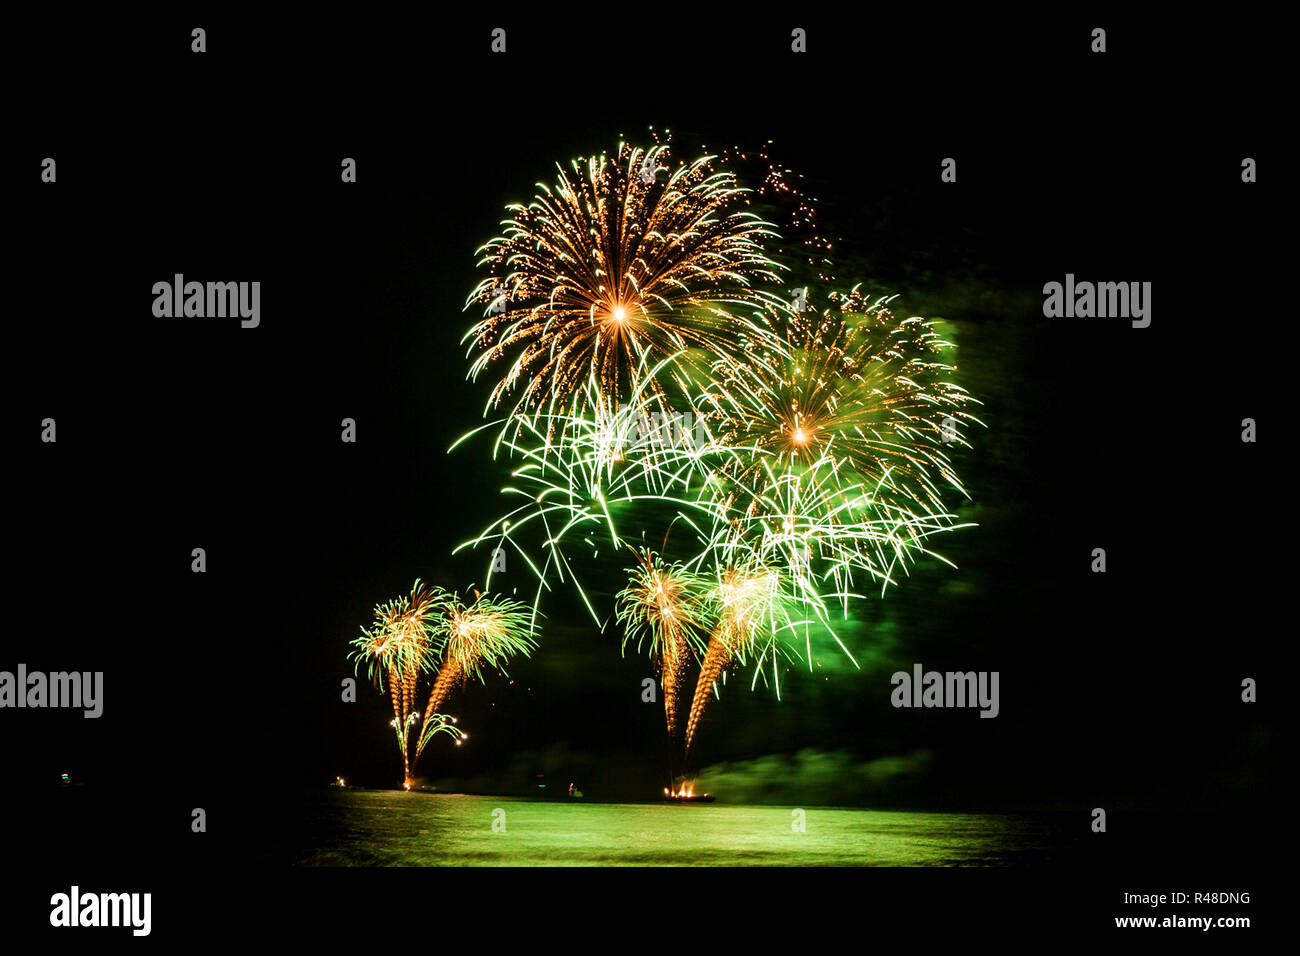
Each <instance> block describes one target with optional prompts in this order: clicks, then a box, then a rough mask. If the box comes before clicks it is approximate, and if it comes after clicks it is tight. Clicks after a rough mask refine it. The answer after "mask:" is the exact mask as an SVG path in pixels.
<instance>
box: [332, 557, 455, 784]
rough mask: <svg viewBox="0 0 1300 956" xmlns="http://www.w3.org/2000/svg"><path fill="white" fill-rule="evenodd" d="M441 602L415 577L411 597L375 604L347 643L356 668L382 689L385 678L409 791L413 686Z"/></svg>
mask: <svg viewBox="0 0 1300 956" xmlns="http://www.w3.org/2000/svg"><path fill="white" fill-rule="evenodd" d="M445 603H446V594H445V592H443V591H442V590H441V589H440V588H432V587H430V586H428V585H427V584H422V583H421V582H420V580H419V579H418V578H417V579H416V581H415V584H414V585H413V586H412V588H411V594H410V596H408V597H399V598H394V599H393V600H392V601H389V602H387V603H386V604H380V605H376V607H375V610H374V617H375V623H374V624H373V625H372V626H371V627H369V628H364V627H363V628H362V629H361V634H360V635H359V636H358V637H356V638H355V639H354V640H353V641H352V647H353V651H352V653H351V656H352V657H353V659H354V660H355V661H356V666H357V667H358V668H359V667H360V666H361V664H362V662H365V664H366V666H367V668H368V670H369V674H370V677H371V678H372V679H373V680H374V682H375V684H376V686H378V687H379V688H380V689H381V690H382V689H383V679H384V677H385V675H387V679H388V695H389V699H390V700H391V701H392V704H393V722H392V725H393V729H394V731H395V733H396V735H397V745H398V749H399V750H400V751H401V754H402V775H403V781H404V782H405V784H406V785H407V786H408V787H409V785H410V782H411V773H412V768H413V763H412V761H411V759H410V730H411V725H412V716H413V715H412V713H411V705H412V704H413V703H414V695H415V683H416V681H417V680H418V678H419V675H420V673H421V672H422V671H424V670H426V669H427V668H428V667H429V655H430V652H431V649H432V642H431V632H430V630H429V623H430V621H431V619H433V618H434V617H435V616H436V615H437V614H438V613H439V612H440V611H441V609H442V607H443V606H444V604H445Z"/></svg>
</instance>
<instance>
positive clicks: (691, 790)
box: [664, 784, 713, 803]
mask: <svg viewBox="0 0 1300 956" xmlns="http://www.w3.org/2000/svg"><path fill="white" fill-rule="evenodd" d="M664 802H665V803H712V802H713V794H711V793H696V792H695V785H694V784H690V785H688V786H684V787H682V789H680V790H677V791H672V790H669V789H668V788H667V787H664Z"/></svg>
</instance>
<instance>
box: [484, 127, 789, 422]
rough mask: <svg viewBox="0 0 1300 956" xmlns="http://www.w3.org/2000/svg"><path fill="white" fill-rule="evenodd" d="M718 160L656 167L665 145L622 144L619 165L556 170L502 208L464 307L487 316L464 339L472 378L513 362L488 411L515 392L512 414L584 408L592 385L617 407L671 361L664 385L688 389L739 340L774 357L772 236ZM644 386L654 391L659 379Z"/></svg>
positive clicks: (598, 160)
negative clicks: (504, 215) (586, 386)
mask: <svg viewBox="0 0 1300 956" xmlns="http://www.w3.org/2000/svg"><path fill="white" fill-rule="evenodd" d="M714 159H715V157H712V156H704V157H700V158H698V159H696V160H694V161H692V162H689V163H679V164H676V165H675V166H672V167H671V168H670V167H664V166H660V165H659V164H660V163H661V162H671V160H670V155H669V147H668V146H666V145H658V146H655V147H652V148H651V149H649V150H642V149H640V148H635V147H632V146H631V145H629V144H627V143H622V144H620V145H619V149H618V154H617V158H616V159H610V158H609V157H608V156H607V155H604V154H602V155H600V156H594V157H591V158H589V159H588V160H586V162H583V161H581V160H574V161H573V162H572V163H571V164H570V166H571V168H570V170H568V171H566V170H565V169H564V168H563V167H558V176H557V179H556V182H555V186H554V188H552V187H551V186H549V185H546V184H539V187H540V189H541V192H539V193H538V194H537V196H536V197H535V198H534V199H533V200H532V201H531V202H530V203H528V204H527V205H522V204H516V205H513V206H510V207H509V209H510V212H511V218H510V219H508V220H506V221H505V223H504V225H505V226H506V231H505V234H504V235H503V236H501V237H499V238H497V239H493V240H492V241H490V242H488V243H487V244H486V245H485V246H483V247H482V248H481V249H480V250H479V251H480V252H481V253H483V258H482V259H481V260H480V264H482V265H485V266H486V267H487V268H488V270H489V273H490V275H489V276H488V277H487V278H485V279H483V280H482V282H480V283H479V285H478V287H477V288H475V290H474V291H473V292H472V293H471V294H470V297H469V300H468V302H467V303H466V307H467V308H468V307H469V306H470V305H473V304H478V305H480V306H481V307H483V308H484V310H485V311H486V313H487V314H486V315H485V317H484V318H483V319H482V320H481V321H480V322H478V323H477V324H476V325H475V326H474V327H473V328H472V329H471V330H470V332H469V333H468V334H467V335H466V337H465V338H466V340H467V341H468V342H469V343H470V351H471V353H476V355H475V358H474V360H473V363H472V365H471V369H470V377H471V378H472V379H477V377H478V376H479V374H481V373H482V372H483V371H484V370H485V369H486V368H487V367H488V366H489V365H492V364H494V363H497V362H500V361H502V360H506V359H508V358H509V360H510V364H509V366H508V370H507V372H506V374H505V376H504V377H503V378H502V379H501V380H500V381H499V382H498V383H497V384H496V385H495V386H494V387H493V389H492V394H491V399H490V405H491V406H493V407H495V406H498V405H500V404H501V403H502V402H503V401H504V399H505V397H506V395H507V394H509V393H511V392H513V391H514V390H515V389H516V388H519V387H520V386H522V388H521V391H520V394H519V396H518V400H517V404H516V405H515V408H514V411H513V413H512V418H515V417H519V416H524V415H527V414H531V413H535V412H537V411H540V410H543V409H547V408H549V409H550V410H552V411H561V412H566V411H567V412H576V411H580V410H581V408H582V405H581V401H580V399H581V397H582V385H583V383H584V382H585V381H586V380H587V379H588V377H594V378H595V379H596V381H597V382H599V385H600V388H601V390H602V392H603V394H604V395H605V396H606V397H607V398H609V399H611V400H613V401H615V402H617V401H621V400H623V399H625V398H626V397H627V396H628V395H629V394H630V393H631V392H632V391H634V390H635V389H636V388H637V387H640V386H643V385H645V384H647V382H646V379H645V378H644V377H643V372H644V369H645V368H646V366H647V363H648V364H650V365H653V364H656V363H657V362H658V361H660V360H661V359H662V358H664V357H665V356H667V355H670V354H678V355H679V363H680V367H679V368H676V369H674V370H673V371H672V372H670V374H669V375H668V377H669V378H670V379H674V380H676V381H677V382H678V384H679V390H680V392H681V393H682V394H686V393H689V392H690V391H692V390H693V389H694V388H695V387H696V383H698V382H699V381H702V380H705V379H706V378H707V370H708V366H709V365H710V364H711V363H713V362H714V361H724V362H728V361H732V360H733V356H735V355H736V348H735V345H736V342H737V339H738V337H739V338H741V339H743V340H746V341H749V342H753V343H759V342H761V343H764V345H765V347H766V349H768V350H779V342H778V340H777V339H776V337H775V336H774V335H773V333H772V331H771V328H770V321H769V320H770V316H771V314H772V312H773V310H774V309H778V308H781V307H783V302H782V300H781V299H780V298H778V297H776V296H773V295H771V294H770V293H767V292H765V291H763V290H762V288H761V287H762V286H769V285H776V284H778V283H779V279H778V272H779V270H780V268H781V267H780V266H778V265H777V263H775V262H774V261H773V260H771V259H770V258H769V257H768V256H767V255H766V253H765V252H764V250H763V242H764V241H766V240H768V239H770V238H772V237H773V236H775V233H774V232H773V231H772V230H771V228H770V224H768V223H766V222H764V221H763V220H762V219H760V218H759V217H757V216H755V215H754V214H752V213H750V212H747V211H746V209H745V203H744V194H745V192H746V190H744V189H741V188H740V187H739V186H738V185H737V183H736V180H735V177H734V176H733V175H732V174H731V173H730V172H728V171H725V170H717V169H715V168H714ZM651 169H653V170H654V171H653V172H651V171H650V170H651ZM511 357H512V358H511ZM649 385H650V387H651V389H652V390H653V391H654V392H656V393H659V394H662V392H663V382H662V380H660V379H656V380H651V381H650V382H649Z"/></svg>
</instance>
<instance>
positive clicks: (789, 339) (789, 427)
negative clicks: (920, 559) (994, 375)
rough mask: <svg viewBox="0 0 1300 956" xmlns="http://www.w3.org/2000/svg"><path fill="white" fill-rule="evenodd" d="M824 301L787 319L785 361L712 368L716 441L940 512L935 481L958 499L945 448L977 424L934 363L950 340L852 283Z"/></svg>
mask: <svg viewBox="0 0 1300 956" xmlns="http://www.w3.org/2000/svg"><path fill="white" fill-rule="evenodd" d="M829 298H830V300H831V305H830V306H829V307H828V308H827V309H826V310H825V311H824V312H822V313H820V314H818V313H815V312H811V311H810V312H806V313H801V314H796V315H795V316H794V318H793V319H792V320H791V322H790V323H789V325H788V329H787V332H786V344H785V351H786V354H787V355H788V358H786V359H785V360H784V361H781V359H780V356H773V360H772V361H771V362H756V363H752V364H747V365H743V366H742V365H734V364H733V365H719V366H717V367H716V369H715V371H716V372H717V374H718V380H717V382H716V383H715V386H714V387H713V388H712V389H711V391H710V393H709V395H708V396H707V401H709V402H710V403H711V404H712V405H713V406H714V407H715V408H717V410H718V412H719V417H720V419H721V421H722V422H723V423H724V424H723V425H722V427H721V428H720V430H719V442H720V444H723V445H728V446H733V447H735V446H743V447H748V448H754V449H759V450H762V451H765V452H770V453H771V454H773V455H775V456H776V470H778V471H780V470H783V469H784V468H785V467H786V466H787V465H789V466H800V465H802V466H804V467H807V466H809V465H811V464H813V463H814V462H817V461H818V460H820V459H824V458H827V457H831V458H834V459H835V460H836V461H837V463H838V469H839V470H840V471H842V472H843V473H844V474H845V475H852V476H854V478H855V479H856V480H857V481H859V482H861V483H862V484H865V485H875V486H877V488H878V493H879V496H880V497H884V498H886V499H887V500H889V501H890V502H892V503H894V504H896V505H900V506H903V505H905V506H907V507H909V508H913V509H916V510H918V511H920V512H922V513H924V512H927V511H930V510H932V509H934V508H936V507H938V508H941V507H942V490H941V488H940V486H939V482H942V483H943V484H944V485H947V486H949V487H951V488H953V489H955V490H956V491H957V492H958V493H961V494H965V490H964V489H963V488H962V485H961V482H960V481H959V480H958V478H957V475H956V472H955V471H954V470H953V467H952V463H951V461H950V460H949V459H948V456H947V455H946V454H945V453H944V451H943V446H944V445H945V444H956V445H966V444H967V443H966V441H965V439H963V438H962V437H961V435H960V430H959V426H960V425H963V424H967V423H978V420H977V419H975V418H974V416H972V415H971V414H970V413H969V412H968V411H966V406H968V405H969V404H972V403H973V402H974V400H973V399H972V398H971V396H970V395H969V394H968V393H966V391H965V390H964V389H962V388H961V387H960V386H958V385H956V384H955V383H953V382H952V381H950V379H949V377H948V376H949V374H950V373H951V372H952V371H953V369H952V366H950V365H947V364H945V363H944V362H942V361H940V358H941V355H942V353H943V352H944V351H946V350H948V349H951V348H952V347H953V346H952V344H951V343H949V342H947V341H945V340H944V339H942V338H941V337H940V336H939V334H938V333H937V332H936V331H935V330H934V328H933V326H932V325H931V323H929V322H927V321H926V320H924V319H921V318H917V317H910V318H906V319H901V320H900V319H898V318H896V317H895V316H894V314H893V312H892V311H890V309H889V308H887V304H888V302H889V301H890V299H889V298H880V299H877V300H875V301H871V300H868V299H867V298H865V297H864V296H863V295H862V294H861V292H859V291H858V289H857V288H856V287H855V288H854V289H853V290H852V291H851V292H849V293H847V294H839V293H834V292H833V293H831V294H830V295H829ZM758 465H759V462H753V463H750V464H749V466H748V469H747V470H752V469H753V468H756V467H758ZM738 477H741V476H738ZM936 479H937V480H936Z"/></svg>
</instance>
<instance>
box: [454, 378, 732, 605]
mask: <svg viewBox="0 0 1300 956" xmlns="http://www.w3.org/2000/svg"><path fill="white" fill-rule="evenodd" d="M586 389H587V390H588V391H589V392H590V393H591V398H590V400H589V401H588V403H587V408H588V413H587V414H585V415H569V414H559V413H549V414H545V415H540V416H537V417H534V418H529V419H524V420H522V421H521V422H520V427H519V431H518V432H517V433H514V434H507V433H504V432H503V433H501V434H499V435H498V436H497V439H496V441H495V443H494V454H495V455H507V456H509V457H511V458H513V459H518V460H519V461H520V464H519V465H518V466H517V467H516V468H515V469H514V470H513V471H512V472H511V478H512V479H513V481H512V483H511V484H509V485H507V486H506V487H504V488H503V489H502V493H503V494H505V495H507V496H509V497H511V498H516V499H521V500H522V503H521V504H520V505H519V506H518V507H516V508H514V509H513V510H511V511H509V512H507V513H506V514H505V515H503V516H501V517H500V518H498V519H497V520H496V521H494V522H493V523H492V524H491V525H489V526H488V527H487V528H486V529H485V530H484V531H483V532H481V533H480V534H479V535H478V536H476V537H475V538H473V539H471V540H469V541H466V542H464V543H462V544H461V545H459V546H457V547H456V549H455V550H454V551H453V553H457V552H459V551H461V550H462V549H465V548H473V547H476V546H478V545H480V544H483V543H486V542H491V543H493V545H494V550H495V548H496V547H500V548H506V547H510V548H513V549H514V550H515V551H516V552H517V553H518V554H519V556H520V557H521V559H522V560H523V561H524V562H525V564H526V565H527V567H528V568H529V569H530V571H531V572H532V573H533V574H534V575H535V576H536V578H537V580H538V590H537V596H536V602H535V605H534V606H538V605H539V604H540V600H541V596H542V592H543V591H544V590H549V589H550V587H551V583H552V581H553V580H554V581H559V582H563V581H566V580H570V581H573V582H574V583H575V584H576V585H577V592H578V594H579V595H580V597H581V598H582V600H583V602H584V604H585V606H586V607H587V609H588V611H589V613H590V614H591V616H592V618H593V620H594V621H596V622H597V624H599V623H600V622H601V616H600V615H599V614H598V613H597V612H596V610H595V608H594V607H593V606H592V603H591V601H590V600H589V599H588V596H587V594H586V591H585V590H584V589H583V588H582V586H581V584H580V583H579V582H578V581H577V579H576V577H575V574H574V571H573V567H572V549H574V548H577V549H579V550H582V551H585V552H587V553H588V554H589V555H590V556H592V557H595V556H596V555H597V554H598V553H599V551H600V549H601V548H603V547H609V548H611V549H613V550H619V549H621V548H622V547H624V546H625V545H626V544H627V543H628V542H629V541H630V540H633V539H635V538H636V537H637V532H640V533H641V534H646V533H657V530H658V529H662V528H663V526H664V523H666V522H668V521H671V520H676V519H678V518H680V519H681V520H683V521H684V524H685V525H686V526H687V527H692V526H698V525H704V526H708V525H711V524H713V523H716V522H717V521H718V520H721V516H720V515H719V514H718V513H717V507H718V505H717V502H716V500H715V498H716V495H715V494H714V492H713V490H712V489H711V487H710V482H711V480H712V475H713V470H712V468H711V466H709V465H707V464H706V463H705V457H704V456H705V455H706V454H715V455H725V453H726V452H725V450H724V449H715V448H713V447H712V446H711V437H710V435H709V433H708V430H707V427H702V428H701V429H699V430H697V431H693V432H692V434H691V435H689V436H685V435H680V434H678V435H677V438H678V439H681V440H678V441H672V440H667V439H666V438H665V436H664V433H663V432H662V431H661V432H659V433H657V434H656V433H654V432H653V430H652V429H651V428H650V427H649V423H652V422H653V415H654V414H656V413H655V412H654V411H653V409H654V407H655V404H654V403H655V398H654V396H653V395H652V394H650V393H648V392H647V391H645V390H640V391H638V393H637V394H636V396H635V401H634V402H632V403H630V404H628V405H624V406H621V407H620V408H617V409H609V408H608V406H607V405H605V404H604V403H603V402H602V401H601V400H600V398H599V389H598V386H597V385H596V383H595V382H594V381H589V382H588V384H587V386H586ZM602 409H605V411H602ZM487 427H491V426H487ZM471 434H472V433H471ZM465 437H466V438H467V437H469V436H465ZM464 440H465V439H464V438H462V439H461V441H464ZM459 443H460V442H457V444H459ZM454 447H455V446H454V445H453V448H454ZM627 523H630V524H632V525H633V527H631V528H629V527H627V526H626V524H627ZM529 534H531V535H532V538H533V539H537V538H540V539H541V546H542V548H543V549H544V553H545V556H544V558H542V559H540V560H538V559H536V558H534V557H533V555H532V554H531V553H530V549H529V548H528V546H526V545H525V544H524V543H523V540H526V539H527V538H528V535H529ZM489 580H490V575H489Z"/></svg>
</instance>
